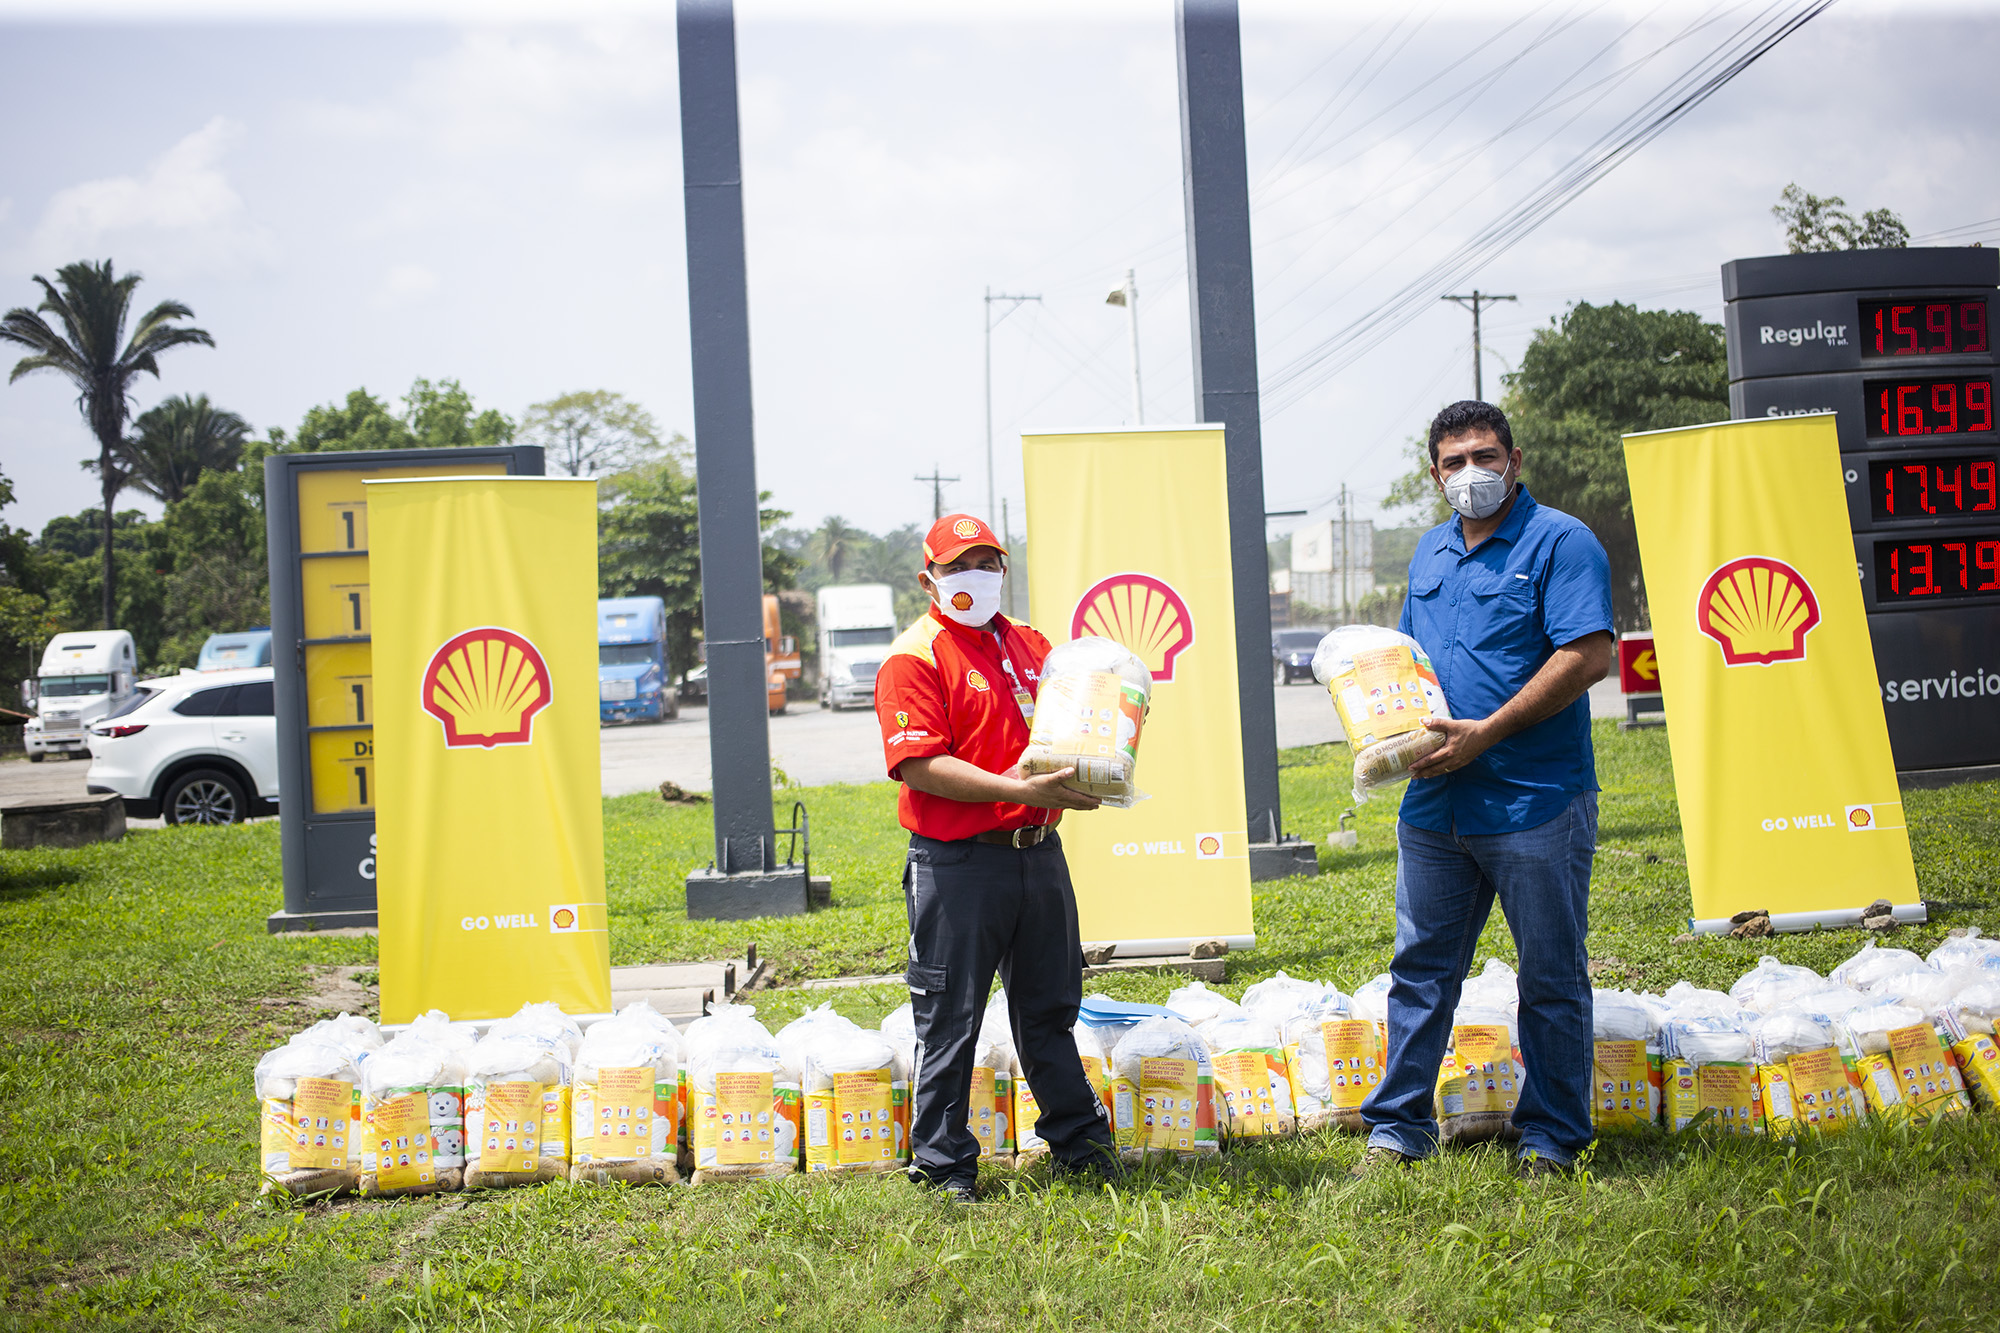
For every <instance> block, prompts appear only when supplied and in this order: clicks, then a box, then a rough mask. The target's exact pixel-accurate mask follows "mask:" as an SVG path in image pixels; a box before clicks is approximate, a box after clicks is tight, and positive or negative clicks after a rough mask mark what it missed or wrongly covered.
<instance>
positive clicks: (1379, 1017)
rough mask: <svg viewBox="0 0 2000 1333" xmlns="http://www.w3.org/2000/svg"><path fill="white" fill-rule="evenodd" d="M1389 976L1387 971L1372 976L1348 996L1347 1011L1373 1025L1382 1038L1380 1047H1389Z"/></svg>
mask: <svg viewBox="0 0 2000 1333" xmlns="http://www.w3.org/2000/svg"><path fill="white" fill-rule="evenodd" d="M1390 984H1391V978H1390V976H1389V974H1388V973H1387V972H1384V973H1382V974H1381V975H1380V976H1377V977H1373V978H1371V979H1370V980H1368V981H1367V982H1366V983H1364V984H1363V985H1361V986H1358V987H1356V988H1355V991H1354V994H1353V995H1352V996H1350V997H1349V998H1348V1002H1347V1008H1348V1012H1350V1013H1352V1014H1353V1015H1354V1016H1355V1017H1356V1018H1359V1019H1364V1020H1366V1021H1367V1022H1370V1023H1373V1024H1374V1025H1375V1029H1376V1031H1377V1032H1378V1033H1379V1034H1380V1035H1381V1038H1382V1049H1383V1050H1385V1051H1386V1050H1388V1049H1389V986H1390Z"/></svg>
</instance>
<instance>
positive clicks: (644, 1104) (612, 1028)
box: [569, 1006, 681, 1185]
mask: <svg viewBox="0 0 2000 1333" xmlns="http://www.w3.org/2000/svg"><path fill="white" fill-rule="evenodd" d="M649 1008H650V1006H649ZM653 1017H657V1015H653ZM570 1108H571V1109H570V1168H569V1178H570V1179H571V1180H575V1181H580V1182H588V1183H590V1184H593V1185H606V1184H610V1183H611V1182H612V1181H623V1182H625V1183H626V1184H628V1185H671V1184H674V1183H675V1182H676V1181H678V1180H679V1179H680V1178H681V1176H680V1166H679V1157H680V1141H681V1039H680V1036H679V1034H678V1033H676V1032H675V1031H674V1030H673V1028H672V1027H671V1026H670V1025H669V1026H668V1027H667V1028H666V1029H665V1030H664V1031H662V1030H661V1027H660V1025H659V1024H657V1023H655V1022H653V1021H652V1017H649V1016H648V1015H647V1014H645V1013H639V1012H635V1011H634V1010H633V1009H632V1008H631V1007H628V1008H626V1009H625V1010H622V1011H621V1012H619V1013H618V1014H616V1015H615V1016H613V1017H611V1018H607V1019H605V1020H604V1021H603V1022H601V1023H598V1024H596V1025H594V1026H593V1027H592V1028H591V1029H590V1031H588V1032H586V1033H584V1035H583V1044H582V1045H581V1046H580V1047H578V1049H577V1055H576V1075H575V1079H574V1082H573V1084H572V1091H571V1095H570Z"/></svg>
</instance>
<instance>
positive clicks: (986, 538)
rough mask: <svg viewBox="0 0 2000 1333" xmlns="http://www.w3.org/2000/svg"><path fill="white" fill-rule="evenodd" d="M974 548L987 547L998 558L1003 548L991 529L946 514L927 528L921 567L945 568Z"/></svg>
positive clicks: (964, 516)
mask: <svg viewBox="0 0 2000 1333" xmlns="http://www.w3.org/2000/svg"><path fill="white" fill-rule="evenodd" d="M975 546H990V547H992V548H993V549H994V550H996V551H998V552H999V553H1000V554H1001V555H1006V554H1007V548H1006V547H1004V546H1002V545H1001V544H1000V539H999V538H998V537H996V536H994V535H993V529H991V528H989V527H987V526H986V525H985V524H984V523H982V522H980V521H979V520H978V519H976V518H974V517H973V516H972V515H970V514H946V515H945V516H944V517H943V518H941V519H939V520H938V521H937V522H935V523H933V524H931V530H930V533H929V534H928V535H927V536H925V538H924V563H925V564H927V565H948V564H950V563H951V562H952V561H954V560H956V559H958V557H959V556H961V555H963V554H965V552H967V551H969V550H971V549H972V548H973V547H975Z"/></svg>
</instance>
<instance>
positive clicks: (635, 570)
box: [597, 462, 701, 677]
mask: <svg viewBox="0 0 2000 1333" xmlns="http://www.w3.org/2000/svg"><path fill="white" fill-rule="evenodd" d="M599 498H600V507H599V509H598V516H597V582H598V596H600V597H658V598H659V599H661V600H662V601H664V602H665V603H666V605H667V674H668V675H669V676H670V677H678V676H679V675H680V673H681V672H683V671H686V670H688V669H690V668H691V667H692V666H693V665H694V640H695V630H696V628H697V627H698V626H699V625H700V624H701V525H700V515H699V512H698V511H697V509H696V506H695V494H694V483H693V482H692V481H691V480H689V479H688V478H687V477H684V476H682V475H681V474H680V472H679V471H678V470H677V469H675V468H673V467H670V466H668V465H667V464H666V463H665V462H653V463H648V464H644V465H642V466H640V467H636V468H632V469H630V470H629V471H626V472H621V473H618V474H616V475H614V476H611V477H607V478H605V480H604V482H603V483H602V484H601V486H600V487H599Z"/></svg>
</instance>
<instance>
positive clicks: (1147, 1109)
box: [1137, 1056, 1215, 1152]
mask: <svg viewBox="0 0 2000 1333" xmlns="http://www.w3.org/2000/svg"><path fill="white" fill-rule="evenodd" d="M1214 1096H1215V1085H1214V1079H1213V1077H1212V1076H1204V1075H1203V1074H1202V1073H1201V1066H1200V1064H1199V1063H1198V1062H1196V1061H1194V1060H1176V1059H1172V1058H1170V1057H1167V1056H1150V1057H1148V1058H1146V1059H1144V1060H1142V1061H1140V1062H1139V1104H1138V1107H1137V1112H1138V1116H1139V1122H1140V1129H1141V1131H1142V1134H1141V1140H1140V1141H1141V1142H1142V1143H1143V1144H1144V1145H1145V1146H1147V1147H1149V1148H1151V1149H1152V1150H1154V1151H1156V1152H1193V1151H1195V1150H1196V1148H1197V1145H1212V1144H1214V1143H1215V1106H1214Z"/></svg>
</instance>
